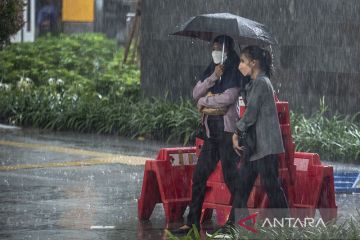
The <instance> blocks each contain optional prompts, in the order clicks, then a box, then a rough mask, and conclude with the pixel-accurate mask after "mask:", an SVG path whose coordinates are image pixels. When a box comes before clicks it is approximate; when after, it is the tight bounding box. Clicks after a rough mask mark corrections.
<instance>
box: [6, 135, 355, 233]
mask: <svg viewBox="0 0 360 240" xmlns="http://www.w3.org/2000/svg"><path fill="white" fill-rule="evenodd" d="M10 141H11V143H28V145H20V144H18V145H12V146H10V145H6V144H9V142H10ZM31 144H33V145H31ZM40 146H56V147H61V149H60V150H59V149H58V151H55V150H56V149H57V148H49V147H47V148H42V147H40ZM165 146H171V145H169V144H164V143H156V142H146V141H145V142H142V141H137V140H129V139H121V138H117V137H111V136H97V135H81V134H76V135H75V134H71V133H68V134H67V133H62V134H59V133H57V134H54V133H44V132H39V131H34V130H13V129H2V128H0V157H1V158H0V160H1V166H2V167H4V166H7V165H13V166H15V168H14V169H6V168H1V169H0V239H139V240H140V239H149V240H150V239H157V240H159V239H165V236H164V229H165V228H166V227H168V228H176V227H178V226H179V225H180V224H182V223H174V224H171V225H168V226H167V225H166V223H165V217H164V210H163V208H162V206H161V205H160V204H158V205H157V206H156V207H155V209H154V212H153V214H152V216H151V218H150V220H149V221H142V222H140V221H138V219H137V198H138V197H139V195H140V191H141V185H142V177H143V168H144V166H143V165H141V161H143V162H144V161H145V160H146V159H149V158H154V157H155V156H156V152H157V150H158V149H159V148H161V147H165ZM74 148H75V149H84V150H87V151H88V152H83V154H82V152H78V151H74ZM54 151H55V152H54ZM109 154H112V155H116V156H118V155H121V156H123V158H121V159H123V160H121V159H120V158H119V159H120V160H119V161H118V162H116V163H110V162H102V161H101V158H102V157H104V158H108V157H109ZM93 155H94V156H93ZM95 155H96V156H95ZM94 157H95V158H96V159H97V161H94V162H92V164H90V165H81V164H80V165H66V164H68V163H69V162H74V161H75V162H79V161H87V160H91V159H93V158H94ZM135 157H136V161H134V164H129V162H131V159H132V158H135ZM121 161H124V163H122V162H121ZM58 162H62V163H63V164H65V165H61V166H57V165H42V164H45V163H46V164H47V163H51V164H56V163H58ZM24 164H26V166H28V168H22V167H21V166H23V165H24ZM32 164H33V165H32ZM34 164H36V165H34ZM355 167H356V166H355ZM336 198H337V204H338V207H339V214H340V215H343V216H344V217H345V218H346V217H347V216H349V215H350V214H352V213H354V208H358V209H360V195H359V194H341V195H337V196H336ZM213 224H214V221H213V222H211V223H209V224H208V226H210V227H212V226H213Z"/></svg>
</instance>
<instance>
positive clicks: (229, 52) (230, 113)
mask: <svg viewBox="0 0 360 240" xmlns="http://www.w3.org/2000/svg"><path fill="white" fill-rule="evenodd" d="M212 57H213V61H212V62H211V63H210V64H209V66H208V67H207V69H206V70H205V72H204V74H203V76H202V78H201V80H200V81H199V82H198V83H197V84H196V86H195V87H194V89H193V98H194V99H195V101H196V102H197V107H198V109H199V111H200V112H202V113H203V114H204V118H203V119H204V125H205V128H206V136H205V138H204V144H203V146H202V148H201V153H200V156H199V159H198V162H197V165H196V168H195V172H194V174H193V183H192V200H191V204H190V211H189V215H188V217H187V223H186V225H184V226H182V227H180V228H179V229H177V230H175V231H174V233H178V234H179V233H187V232H188V231H189V230H190V229H191V226H192V224H195V225H196V226H197V228H198V229H199V227H200V215H201V209H202V204H203V201H204V196H205V190H206V181H207V179H208V177H209V176H210V174H211V173H212V172H213V171H214V169H215V168H216V165H217V162H218V161H219V160H221V164H222V169H223V175H224V180H225V183H226V185H227V187H228V188H229V190H230V192H231V194H232V195H233V196H234V195H236V194H238V193H239V189H238V185H239V181H240V179H239V174H238V169H237V162H238V161H237V159H238V158H239V157H238V156H237V154H236V152H235V151H234V149H233V147H232V136H233V133H234V132H235V130H236V126H235V122H236V117H237V113H236V106H235V105H236V100H237V99H238V95H239V91H240V87H241V86H240V85H241V83H242V82H244V81H242V78H243V76H242V75H241V74H240V73H239V71H238V70H237V66H238V65H239V57H238V56H237V54H236V52H235V51H234V42H233V39H232V38H231V37H228V36H226V35H221V36H218V37H216V38H215V40H214V41H213V45H212ZM222 62H223V64H221V63H222ZM234 207H237V206H233V208H234ZM233 218H234V212H233V211H232V214H231V215H230V218H229V220H234V219H233Z"/></svg>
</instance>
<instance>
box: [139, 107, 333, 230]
mask: <svg viewBox="0 0 360 240" xmlns="http://www.w3.org/2000/svg"><path fill="white" fill-rule="evenodd" d="M276 107H277V111H278V117H279V123H280V128H281V134H282V139H283V144H284V148H285V153H283V154H279V178H280V180H281V184H282V187H283V189H284V191H285V194H286V196H287V199H288V203H289V207H290V208H292V209H295V210H294V211H293V212H291V214H292V215H293V216H296V217H305V216H309V217H312V216H314V214H315V210H316V209H317V208H318V209H319V211H320V214H321V216H322V218H323V219H324V220H326V221H328V220H330V219H333V218H335V217H336V215H337V206H336V202H335V191H334V176H333V168H332V167H330V166H324V165H322V164H321V162H320V158H319V155H317V154H314V153H300V152H296V153H295V144H294V142H293V139H292V136H291V127H290V115H289V107H288V103H287V102H277V103H276ZM202 144H203V141H202V140H200V139H196V147H190V148H164V149H161V150H160V151H159V153H158V156H157V158H156V160H148V161H146V163H145V170H144V179H143V185H142V191H141V196H140V199H139V200H138V217H139V219H140V220H146V219H149V218H150V216H151V214H152V212H153V209H154V207H155V205H156V204H157V203H162V204H163V207H164V210H165V216H166V221H167V222H172V221H177V220H180V219H182V216H183V214H184V211H185V209H186V207H187V206H188V204H189V203H190V201H191V179H192V174H193V171H194V167H195V165H194V164H196V160H197V157H198V156H199V154H200V151H201V146H202ZM230 203H231V195H230V193H229V191H228V189H227V187H226V185H225V182H224V178H223V175H222V170H221V164H220V162H219V163H218V165H217V167H216V169H215V171H214V172H213V173H212V174H211V175H210V177H209V179H208V181H207V190H206V194H205V199H204V203H203V211H202V216H201V221H204V220H206V219H209V218H211V215H212V212H213V210H214V209H215V210H216V217H217V223H218V224H224V223H225V222H226V220H227V218H228V215H229V213H230V209H231V204H230ZM248 207H249V210H250V212H251V211H252V210H254V209H256V208H266V207H268V198H267V195H266V193H265V192H264V191H263V190H262V188H261V186H260V179H259V177H258V178H257V179H256V181H255V184H254V187H253V189H252V192H251V194H250V197H249V200H248ZM296 209H302V210H303V209H307V210H308V211H307V212H306V213H305V214H304V211H296Z"/></svg>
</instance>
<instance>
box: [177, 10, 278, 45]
mask: <svg viewBox="0 0 360 240" xmlns="http://www.w3.org/2000/svg"><path fill="white" fill-rule="evenodd" d="M172 35H178V36H185V37H192V38H198V39H201V40H204V41H208V42H210V41H212V40H213V39H214V38H215V37H216V36H218V35H228V36H230V37H232V38H234V40H236V41H237V42H238V43H240V44H242V45H262V46H264V45H269V44H275V43H276V40H275V38H274V37H273V36H272V35H271V33H270V32H269V31H268V30H267V29H266V27H265V26H264V25H263V24H261V23H258V22H255V21H252V20H250V19H247V18H243V17H240V16H237V15H234V14H231V13H213V14H203V15H198V16H195V17H191V18H190V19H189V20H188V21H186V22H185V23H184V24H182V25H181V26H180V29H179V30H178V31H176V32H174V33H172Z"/></svg>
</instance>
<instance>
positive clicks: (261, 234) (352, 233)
mask: <svg viewBox="0 0 360 240" xmlns="http://www.w3.org/2000/svg"><path fill="white" fill-rule="evenodd" d="M356 211H357V213H356V216H354V217H351V218H349V219H345V220H341V219H338V221H337V223H336V222H329V223H327V224H326V226H325V227H323V226H318V227H311V226H307V227H303V228H300V227H296V228H292V227H289V226H286V227H285V226H284V227H275V228H269V227H261V226H262V222H258V223H257V225H256V226H255V229H257V231H258V232H257V233H252V232H249V231H247V230H246V229H244V228H240V227H232V228H230V229H229V231H228V232H229V236H230V239H234V240H236V239H278V240H282V239H284V240H285V239H334V240H335V239H336V240H338V239H349V240H350V239H354V240H355V239H360V211H359V210H356ZM215 235H216V234H214V236H215ZM166 236H167V237H168V238H167V239H170V240H193V239H195V240H200V239H201V237H200V234H199V231H198V229H196V227H195V226H193V229H192V230H191V232H189V234H188V235H187V236H183V237H177V236H174V235H173V234H171V232H169V231H166ZM206 239H214V238H211V237H206Z"/></svg>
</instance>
